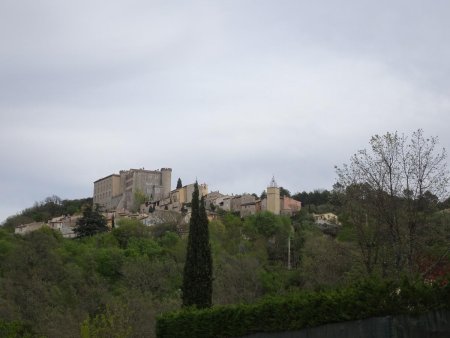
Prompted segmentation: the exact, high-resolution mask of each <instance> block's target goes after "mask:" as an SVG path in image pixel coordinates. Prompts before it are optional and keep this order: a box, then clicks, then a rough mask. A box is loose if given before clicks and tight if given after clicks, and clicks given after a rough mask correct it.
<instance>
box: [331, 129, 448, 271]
mask: <svg viewBox="0 0 450 338" xmlns="http://www.w3.org/2000/svg"><path fill="white" fill-rule="evenodd" d="M437 145H438V138H437V137H430V138H426V137H425V136H424V134H423V131H422V130H421V129H419V130H417V131H415V132H414V133H413V134H412V135H411V137H410V138H408V137H406V136H404V135H399V134H398V133H397V132H395V133H387V134H385V135H382V136H380V135H375V136H373V137H372V138H371V140H370V149H369V150H367V149H364V150H360V151H358V152H357V153H356V154H355V155H353V156H352V157H351V159H350V163H349V164H344V165H343V166H342V167H341V168H338V167H336V172H337V174H338V186H339V187H340V188H341V189H342V190H343V191H344V192H345V193H344V198H345V204H344V205H345V210H346V212H347V213H348V219H349V221H350V223H352V224H353V225H354V226H355V229H356V231H357V235H358V241H359V246H360V248H361V253H362V255H363V259H364V261H365V264H366V269H367V272H368V273H372V272H373V271H374V269H375V268H376V267H380V268H381V271H382V273H383V274H387V273H389V271H395V272H398V271H401V270H404V269H407V270H408V271H410V272H413V271H414V269H416V268H417V266H416V264H415V262H416V258H417V255H418V254H420V240H419V238H418V236H417V234H418V230H419V229H420V228H422V227H424V226H425V225H426V222H427V219H428V216H429V215H430V213H431V212H432V211H433V210H434V209H433V207H434V206H435V205H436V204H437V203H438V202H439V199H442V198H444V197H446V194H447V188H448V183H449V171H448V169H447V162H446V159H447V154H446V151H445V149H440V150H439V149H437Z"/></svg>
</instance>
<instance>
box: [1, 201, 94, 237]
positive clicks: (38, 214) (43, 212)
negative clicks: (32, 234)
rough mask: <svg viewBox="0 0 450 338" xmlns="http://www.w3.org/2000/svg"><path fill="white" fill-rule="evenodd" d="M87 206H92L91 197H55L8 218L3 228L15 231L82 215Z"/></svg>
mask: <svg viewBox="0 0 450 338" xmlns="http://www.w3.org/2000/svg"><path fill="white" fill-rule="evenodd" d="M85 205H92V198H91V197H90V198H82V199H73V200H69V199H65V200H62V199H61V198H59V197H58V196H55V195H53V196H50V197H47V198H46V199H45V200H43V201H41V202H36V203H35V204H34V205H33V206H32V207H30V208H27V209H25V210H22V211H21V212H20V213H18V214H17V215H14V216H10V217H8V218H7V219H6V220H5V222H4V223H3V226H4V227H5V228H7V229H9V230H13V229H14V228H15V227H16V226H18V225H20V224H27V223H31V222H47V221H48V220H50V219H52V218H53V217H57V216H62V215H73V214H77V213H81V211H82V208H83V206H85Z"/></svg>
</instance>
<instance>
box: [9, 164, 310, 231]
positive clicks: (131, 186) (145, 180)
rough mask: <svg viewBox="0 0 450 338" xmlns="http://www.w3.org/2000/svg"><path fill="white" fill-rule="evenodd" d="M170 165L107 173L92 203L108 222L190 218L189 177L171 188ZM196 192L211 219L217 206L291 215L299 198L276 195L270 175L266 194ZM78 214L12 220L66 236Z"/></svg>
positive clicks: (21, 228)
mask: <svg viewBox="0 0 450 338" xmlns="http://www.w3.org/2000/svg"><path fill="white" fill-rule="evenodd" d="M171 181H172V169H171V168H161V169H160V170H146V169H144V168H140V169H129V170H121V171H119V174H115V173H114V174H110V175H108V176H105V177H103V178H100V179H98V180H96V181H95V182H94V194H93V204H94V205H98V206H99V207H100V210H102V212H103V213H104V215H105V216H106V218H107V220H108V225H109V226H110V227H113V226H114V222H115V220H117V219H120V218H135V219H139V220H140V221H141V222H142V223H143V224H145V225H148V226H151V225H156V224H161V223H166V222H176V223H177V224H179V225H180V226H183V225H186V224H187V223H188V222H189V218H190V205H191V200H192V193H193V191H194V183H190V184H187V185H182V184H180V183H181V180H179V181H178V186H177V188H176V189H172V187H171ZM198 186H199V193H200V196H201V197H204V200H205V207H206V209H207V213H208V217H209V219H214V218H215V217H216V214H217V212H218V211H219V210H223V211H227V212H232V213H235V214H237V215H239V216H240V217H241V218H243V217H246V216H249V215H253V214H256V213H258V212H261V211H270V212H272V213H273V214H275V215H288V216H292V215H294V214H296V213H298V212H299V211H300V210H301V207H302V205H301V202H299V201H297V200H295V199H293V198H291V197H288V196H281V194H280V190H281V189H280V187H278V185H277V183H276V181H275V178H272V180H271V181H270V184H269V185H268V187H267V188H266V192H265V194H264V193H263V195H262V196H261V197H258V196H257V195H255V194H241V195H225V194H222V193H220V192H219V191H212V192H209V191H208V185H207V184H206V183H201V184H198ZM79 217H80V216H77V215H71V216H69V215H63V216H60V217H56V218H53V219H51V220H49V221H48V222H47V223H42V222H34V223H29V224H22V225H20V226H17V227H16V229H15V233H19V234H25V233H28V232H30V231H34V230H37V229H39V228H41V227H42V226H48V227H50V228H53V229H55V230H59V231H60V232H61V233H62V235H63V236H64V237H66V238H72V237H75V233H74V231H73V229H74V227H76V222H77V220H78V219H79Z"/></svg>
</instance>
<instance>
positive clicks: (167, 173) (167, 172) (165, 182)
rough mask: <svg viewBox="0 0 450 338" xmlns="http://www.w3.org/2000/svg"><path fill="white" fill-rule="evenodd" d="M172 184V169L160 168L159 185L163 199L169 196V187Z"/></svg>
mask: <svg viewBox="0 0 450 338" xmlns="http://www.w3.org/2000/svg"><path fill="white" fill-rule="evenodd" d="M171 183H172V169H171V168H161V185H162V189H163V196H164V198H166V197H169V195H170V191H171V189H170V186H171Z"/></svg>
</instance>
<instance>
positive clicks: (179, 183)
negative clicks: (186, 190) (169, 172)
mask: <svg viewBox="0 0 450 338" xmlns="http://www.w3.org/2000/svg"><path fill="white" fill-rule="evenodd" d="M182 187H183V183H181V178H179V177H178V181H177V189H180V188H182Z"/></svg>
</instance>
